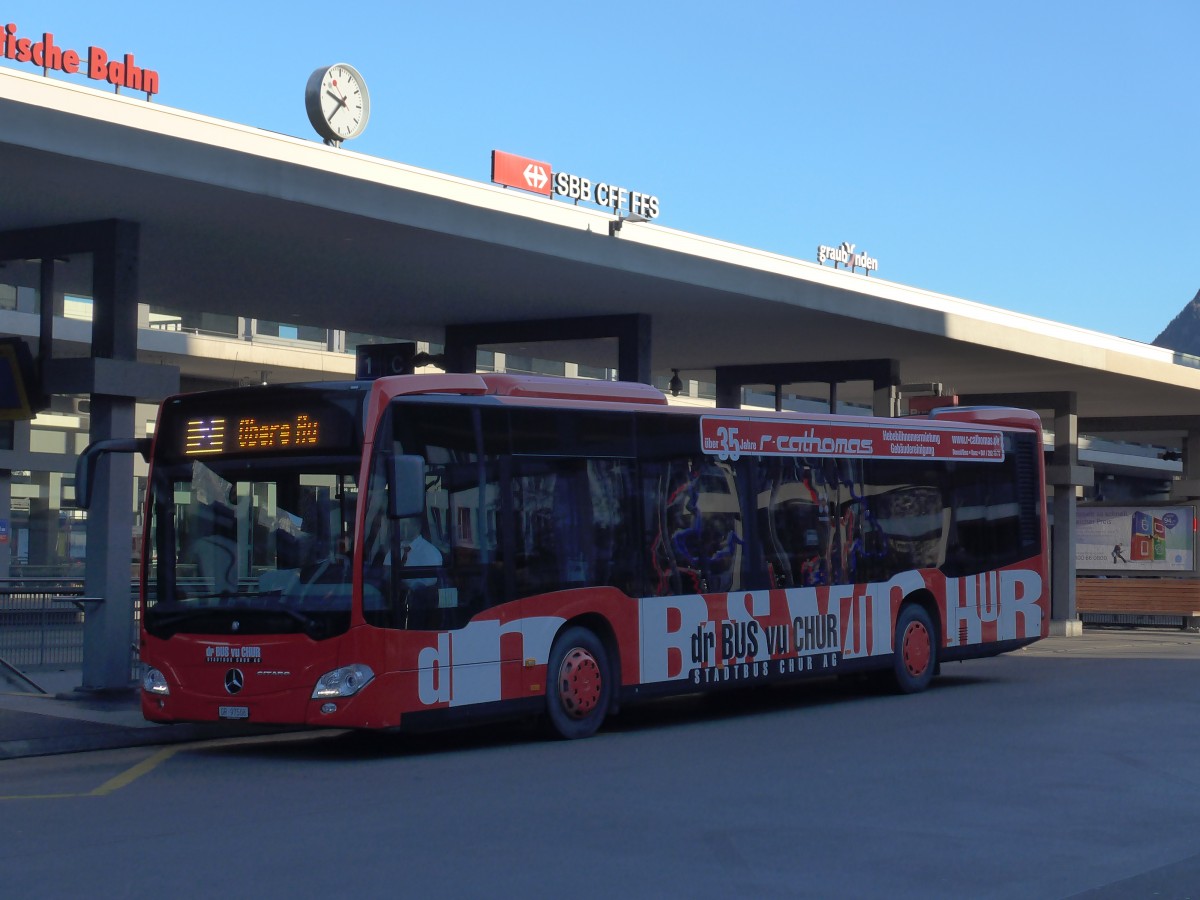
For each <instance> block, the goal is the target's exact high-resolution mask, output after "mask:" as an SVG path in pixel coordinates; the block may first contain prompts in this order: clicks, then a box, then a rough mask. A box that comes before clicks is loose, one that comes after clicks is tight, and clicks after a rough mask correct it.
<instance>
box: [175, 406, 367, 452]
mask: <svg viewBox="0 0 1200 900" xmlns="http://www.w3.org/2000/svg"><path fill="white" fill-rule="evenodd" d="M288 399H290V398H288ZM172 412H173V415H171V416H169V417H168V418H167V419H166V421H165V422H164V424H163V429H164V430H163V437H164V438H166V437H167V436H168V435H170V443H171V445H172V446H174V447H175V452H177V453H179V454H180V455H182V456H185V457H215V456H224V455H232V454H256V453H272V452H289V451H311V450H337V451H343V450H348V449H351V448H352V447H353V443H354V442H353V428H352V424H351V420H350V417H349V415H348V413H347V412H346V410H344V409H341V408H340V407H338V406H337V405H334V404H326V403H309V404H306V405H304V406H293V404H290V403H287V402H283V403H280V402H273V403H268V404H261V403H256V404H254V405H253V406H249V405H247V404H246V403H244V402H243V403H230V404H229V405H228V406H226V407H223V408H214V405H213V404H212V403H206V404H204V406H203V407H199V408H192V409H179V410H174V411H172Z"/></svg>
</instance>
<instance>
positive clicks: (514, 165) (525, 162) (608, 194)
mask: <svg viewBox="0 0 1200 900" xmlns="http://www.w3.org/2000/svg"><path fill="white" fill-rule="evenodd" d="M492 181H493V183H495V184H503V185H505V186H506V187H514V188H519V189H520V190H523V191H533V193H535V194H541V195H543V196H545V197H550V196H554V195H557V196H559V197H566V198H567V199H568V200H575V201H579V200H583V201H585V202H587V203H595V204H596V205H597V206H605V207H608V208H609V209H611V210H612V211H613V212H619V213H620V212H623V213H628V214H630V215H635V216H643V217H645V218H647V219H654V218H657V217H658V212H659V207H658V197H656V196H655V195H654V194H643V193H642V192H641V191H631V190H630V189H629V188H624V187H620V186H618V185H615V184H609V183H608V182H605V181H596V180H594V179H591V178H583V177H581V176H579V175H571V174H570V173H568V172H555V171H554V169H553V167H552V166H551V165H550V163H548V162H544V161H542V160H539V159H530V158H529V157H527V156H518V155H516V154H515V153H505V152H504V151H503V150H493V151H492Z"/></svg>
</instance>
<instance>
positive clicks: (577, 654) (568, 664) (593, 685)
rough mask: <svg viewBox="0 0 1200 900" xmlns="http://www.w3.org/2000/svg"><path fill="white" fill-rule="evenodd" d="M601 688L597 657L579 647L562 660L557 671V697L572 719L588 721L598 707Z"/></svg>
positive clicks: (601, 680)
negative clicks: (588, 717)
mask: <svg viewBox="0 0 1200 900" xmlns="http://www.w3.org/2000/svg"><path fill="white" fill-rule="evenodd" d="M603 687H604V682H603V679H602V678H601V675H600V664H599V663H598V662H596V657H594V656H592V654H590V653H588V652H587V651H586V650H584V649H583V648H582V647H576V648H575V649H573V650H572V651H571V652H570V653H568V654H567V655H566V656H565V657H563V661H562V666H561V667H560V668H559V670H558V697H559V699H560V700H561V701H562V706H563V709H564V710H566V712H567V715H569V716H570V717H571V718H572V719H584V718H587V716H589V715H590V714H591V713H592V712H593V711H594V710H595V709H596V707H597V706H599V705H600V693H601V691H602V689H603Z"/></svg>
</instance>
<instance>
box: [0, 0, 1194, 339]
mask: <svg viewBox="0 0 1200 900" xmlns="http://www.w3.org/2000/svg"><path fill="white" fill-rule="evenodd" d="M0 19H2V20H3V23H4V24H7V23H9V22H13V23H15V24H16V25H17V26H18V30H19V32H20V35H21V36H27V37H33V38H34V39H40V37H41V34H42V33H43V32H46V31H48V32H51V33H53V34H54V36H55V42H56V43H57V44H58V45H59V46H61V47H63V48H66V49H75V50H77V51H79V52H81V53H83V52H85V51H86V48H87V47H88V46H90V45H95V46H99V47H102V48H104V49H105V50H106V51H108V52H109V54H110V55H111V56H114V57H118V58H119V57H120V56H121V55H123V54H124V53H127V52H131V53H133V54H134V55H135V56H136V60H137V64H138V65H140V66H143V67H145V68H151V69H155V70H157V71H158V72H159V75H160V78H161V84H160V88H161V90H160V93H159V95H158V96H157V97H156V98H155V102H157V103H161V104H163V105H167V106H172V107H178V108H181V109H186V110H191V111H193V112H198V113H202V114H205V115H210V116H215V117H218V118H222V119H228V120H231V121H235V122H240V123H244V124H247V125H253V126H256V127H261V128H264V129H267V130H270V131H276V132H282V133H285V134H290V135H296V136H302V137H313V139H314V140H315V136H314V135H313V132H312V130H311V128H310V126H309V124H308V120H307V118H306V116H305V112H304V103H303V92H304V84H305V82H306V80H307V78H308V76H309V74H310V73H311V72H312V71H313V70H314V69H316V68H317V67H318V66H321V65H325V64H329V63H333V62H349V63H351V64H353V65H355V66H356V67H357V68H358V69H359V71H360V72H361V73H362V74H363V77H364V78H365V79H366V81H367V84H368V86H369V88H370V91H371V104H372V112H371V121H370V124H369V126H368V128H367V130H366V132H365V133H364V134H363V136H362V137H360V138H359V139H357V140H356V141H355V142H354V143H353V144H352V145H347V146H351V147H352V148H353V149H355V150H357V151H359V152H362V153H366V154H370V155H372V156H379V157H383V158H386V159H391V160H397V161H400V162H404V163H408V164H411V165H415V166H420V167H423V168H428V169H433V170H435V171H439V172H447V173H451V174H454V175H458V176H462V177H465V178H472V179H477V180H479V181H488V180H489V179H490V155H491V151H492V150H493V149H501V150H507V151H509V152H513V153H518V154H522V155H525V156H531V157H535V158H537V159H541V160H546V161H549V162H550V163H552V164H553V165H554V167H555V169H556V170H563V171H568V172H573V173H577V174H580V175H585V176H589V177H592V178H594V179H596V180H603V181H607V182H609V183H612V184H619V185H622V186H625V187H629V188H630V189H632V190H637V191H642V192H644V193H650V194H655V195H657V196H658V197H659V199H660V204H661V215H660V216H659V218H658V220H657V221H658V222H659V224H662V225H664V226H668V227H671V228H677V229H680V230H682V231H688V232H692V233H695V234H702V235H707V236H710V237H714V238H719V239H721V240H727V241H732V242H735V243H738V244H744V245H747V246H751V247H757V248H761V249H764V250H770V251H773V252H777V253H783V254H786V255H789V256H796V257H799V258H804V259H815V258H816V248H817V246H818V245H819V244H835V245H836V244H839V243H841V242H842V241H851V242H853V243H855V244H856V245H857V247H858V249H859V250H865V251H866V252H867V253H869V254H870V255H871V256H873V257H875V258H877V259H878V260H879V272H878V275H879V277H882V278H886V279H889V280H892V281H898V282H901V283H903V284H908V285H913V286H916V287H920V288H925V289H928V290H932V291H938V292H942V293H946V294H950V295H952V296H956V297H962V298H965V299H969V300H975V301H979V302H982V303H988V304H991V305H994V306H998V307H1001V308H1004V309H1009V310H1013V311H1017V312H1023V313H1028V314H1031V315H1037V316H1042V317H1045V318H1049V319H1053V320H1056V321H1060V322H1067V323H1070V324H1074V325H1081V326H1085V327H1090V328H1095V329H1097V330H1099V331H1103V332H1107V333H1110V334H1116V335H1120V336H1122V337H1128V338H1132V339H1134V340H1140V341H1147V342H1148V341H1151V340H1153V339H1154V337H1155V336H1156V335H1157V334H1158V332H1159V331H1161V330H1162V328H1164V327H1165V326H1166V324H1167V323H1168V322H1169V321H1170V320H1171V319H1172V318H1173V317H1174V316H1175V314H1176V313H1178V312H1179V311H1180V309H1182V308H1183V306H1184V305H1185V304H1186V303H1187V302H1188V301H1189V300H1191V299H1192V297H1193V296H1195V294H1196V292H1197V290H1198V289H1200V174H1198V172H1200V170H1198V168H1197V148H1200V116H1198V115H1197V110H1196V99H1195V98H1196V88H1197V85H1196V79H1197V76H1196V70H1195V66H1194V59H1195V46H1194V40H1195V36H1196V35H1197V34H1198V33H1200V4H1197V3H1195V2H1194V0H1192V2H1174V0H1158V2H1155V0H1150V2H1137V3H1133V2H1104V0H1100V2H1057V3H1056V2H1051V0H1041V2H1027V0H1008V2H1005V3H1002V4H1000V3H995V4H982V3H978V4H977V3H968V2H941V0H913V2H907V3H902V2H891V3H889V2H877V0H865V2H858V3H855V4H846V5H842V4H834V3H829V2H819V3H818V2H808V0H795V2H755V0H743V2H741V3H729V2H708V0H691V2H676V0H661V2H654V0H641V2H625V0H613V2H606V3H596V4H589V3H566V2H559V3H547V2H540V0H522V2H520V3H508V4H499V3H476V2H453V0H442V2H437V3H433V2H430V3H405V2H395V0H393V2H389V3H375V2H361V3H357V4H355V3H347V2H341V3H314V2H307V0H301V2H288V3H277V2H256V3H245V2H240V3H232V2H226V0H215V2H206V3H203V4H173V3H172V4H153V5H146V4H103V3H97V2H95V0H89V2H86V3H85V2H74V0H70V2H46V0H28V2H7V3H3V4H2V5H0ZM0 65H4V66H9V67H13V68H18V69H23V70H25V71H37V70H36V69H34V68H32V67H31V66H29V65H28V64H25V65H21V64H18V63H15V62H12V61H9V60H0ZM53 77H58V78H64V77H66V76H62V75H57V76H53ZM68 80H71V81H75V82H77V83H80V84H89V85H95V82H90V81H88V80H87V79H86V78H82V77H75V78H69V79H68Z"/></svg>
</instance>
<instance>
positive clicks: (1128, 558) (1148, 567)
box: [1075, 506, 1196, 574]
mask: <svg viewBox="0 0 1200 900" xmlns="http://www.w3.org/2000/svg"><path fill="white" fill-rule="evenodd" d="M1075 521H1076V530H1075V567H1076V568H1077V569H1090V570H1095V571H1102V572H1111V573H1113V574H1117V573H1123V574H1129V573H1133V572H1175V573H1180V574H1182V573H1186V572H1191V571H1192V570H1193V569H1194V568H1195V545H1196V531H1195V521H1196V509H1195V507H1192V506H1080V507H1079V508H1078V510H1077V511H1076V519H1075Z"/></svg>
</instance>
